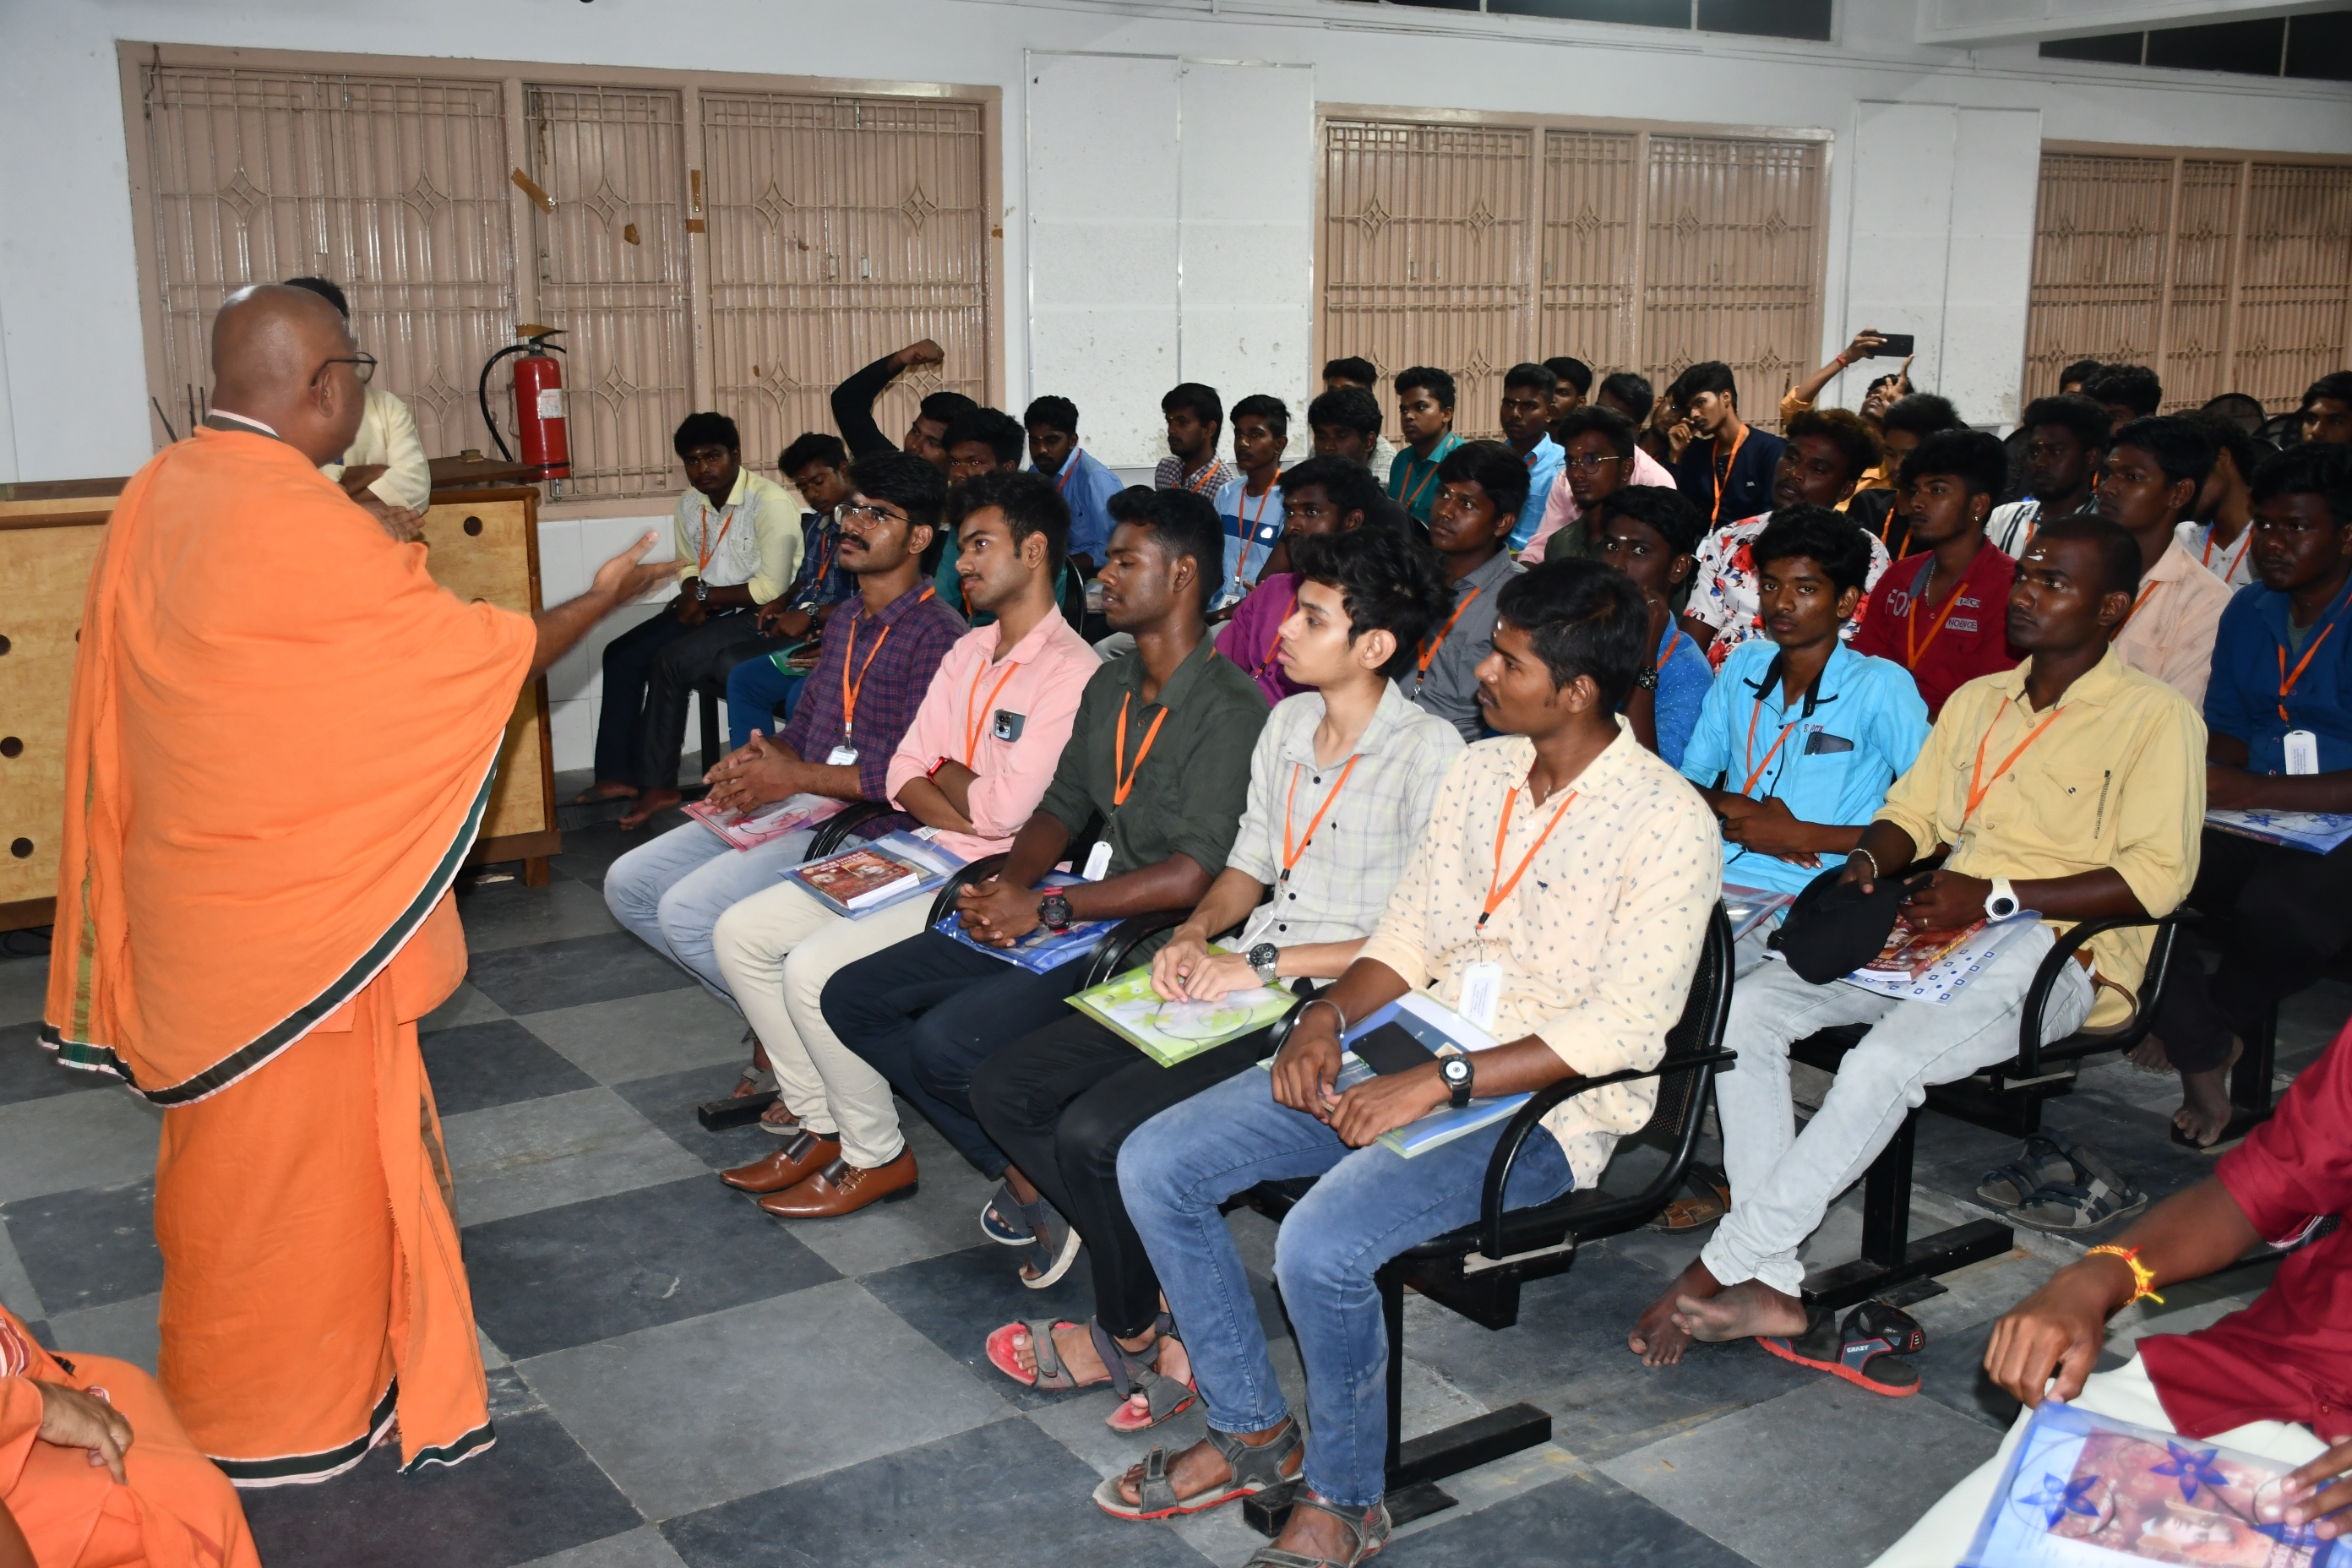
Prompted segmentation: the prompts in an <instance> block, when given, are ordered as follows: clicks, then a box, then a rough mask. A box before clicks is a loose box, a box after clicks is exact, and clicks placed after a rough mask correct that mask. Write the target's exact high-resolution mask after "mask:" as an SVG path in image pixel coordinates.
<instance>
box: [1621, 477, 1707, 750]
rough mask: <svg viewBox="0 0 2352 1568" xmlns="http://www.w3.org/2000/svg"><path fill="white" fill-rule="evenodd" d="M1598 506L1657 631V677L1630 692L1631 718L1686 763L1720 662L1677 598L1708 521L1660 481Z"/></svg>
mask: <svg viewBox="0 0 2352 1568" xmlns="http://www.w3.org/2000/svg"><path fill="white" fill-rule="evenodd" d="M1593 506H1594V510H1596V511H1598V512H1599V513H1600V521H1599V523H1598V525H1597V526H1598V528H1599V531H1600V536H1601V559H1602V560H1603V561H1605V562H1607V563H1609V564H1610V565H1612V566H1613V567H1615V568H1616V569H1617V570H1618V571H1620V572H1622V573H1623V574H1625V575H1626V576H1628V577H1631V578H1632V579H1633V586H1635V587H1636V588H1639V589H1641V590H1642V601H1643V603H1644V604H1645V605H1648V606H1649V608H1650V624H1651V626H1652V628H1653V631H1654V637H1653V644H1654V646H1653V647H1652V649H1651V656H1650V658H1651V669H1652V672H1653V673H1654V675H1655V676H1656V677H1657V683H1656V685H1655V686H1654V687H1653V686H1651V685H1649V684H1647V683H1646V682H1645V683H1643V684H1641V685H1637V686H1636V687H1635V688H1634V689H1633V691H1632V692H1631V693H1630V694H1628V696H1627V697H1626V699H1625V707H1624V710H1623V711H1624V714H1625V719H1626V721H1627V722H1628V723H1630V724H1632V725H1633V738H1634V739H1635V740H1637V741H1639V742H1642V744H1643V745H1645V746H1647V747H1649V748H1650V750H1652V751H1654V752H1657V753H1658V755H1659V756H1660V757H1662V758H1663V759H1664V761H1665V762H1666V763H1667V765H1668V766H1670V767H1677V768H1678V767H1681V766H1682V765H1683V749H1684V747H1685V745H1686V744H1687V743H1688V742H1689V740H1690V732H1691V731H1692V729H1693V728H1694V727H1696V725H1697V723H1698V716H1699V712H1700V710H1701V709H1703V708H1704V707H1705V706H1706V694H1707V693H1708V691H1710V690H1712V689H1714V686H1715V667H1714V666H1713V665H1711V664H1709V663H1707V661H1706V654H1705V653H1703V652H1702V651H1700V648H1699V646H1698V644H1697V643H1696V642H1695V641H1693V640H1692V639H1691V635H1690V634H1689V633H1688V632H1686V631H1685V630H1683V629H1682V626H1680V625H1679V624H1678V623H1677V622H1676V621H1675V611H1674V605H1673V599H1674V595H1675V590H1676V589H1677V588H1679V587H1681V586H1682V585H1683V584H1685V583H1687V582H1688V581H1690V574H1691V573H1692V572H1693V571H1694V570H1695V569H1696V566H1697V564H1698V558H1697V556H1696V553H1695V552H1696V551H1697V549H1698V541H1699V535H1700V534H1701V533H1703V532H1704V531H1706V523H1705V521H1703V520H1702V519H1701V518H1700V517H1699V515H1698V509H1697V508H1696V507H1695V506H1693V505H1691V503H1690V502H1688V501H1686V500H1683V497H1682V492H1681V491H1680V490H1672V489H1664V488H1662V487H1659V486H1654V485H1637V486H1633V487H1631V488H1629V489H1622V490H1619V491H1617V492H1615V493H1614V494H1612V495H1610V496H1607V497H1604V498H1603V499H1601V500H1599V501H1596V502H1594V503H1593Z"/></svg>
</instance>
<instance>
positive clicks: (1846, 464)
mask: <svg viewBox="0 0 2352 1568" xmlns="http://www.w3.org/2000/svg"><path fill="white" fill-rule="evenodd" d="M1877 460H1878V437H1876V436H1874V434H1872V432H1871V428H1870V426H1868V425H1866V424H1864V422H1863V419H1862V416H1860V415H1857V414H1852V413H1848V412H1847V411H1846V410H1845V409H1843V408H1827V409H1822V408H1817V409H1812V410H1811V411H1809V412H1807V413H1803V414H1800V415H1798V416H1796V417H1795V418H1794V419H1791V420H1790V421H1789V436H1788V440H1787V442H1786V443H1785V444H1784V445H1782V446H1781V447H1780V466H1779V467H1778V468H1776V469H1775V470H1774V471H1773V475H1772V504H1773V505H1774V506H1776V507H1783V506H1797V505H1808V506H1818V507H1829V508H1832V509H1833V508H1835V507H1836V505H1837V504H1838V502H1840V501H1842V500H1845V499H1846V498H1847V497H1848V496H1851V495H1852V494H1853V487H1854V482H1855V480H1856V479H1859V478H1860V477H1861V475H1862V471H1863V470H1864V468H1869V467H1870V466H1871V464H1873V463H1874V462H1876V461H1877ZM1683 494H1684V495H1685V496H1687V495H1689V494H1690V491H1689V489H1687V488H1685V489H1684V491H1683ZM1770 521H1772V514H1771V513H1770V512H1769V511H1766V512H1759V513H1758V514H1757V515H1756V516H1753V517H1748V518H1743V519H1741V520H1740V521H1737V522H1735V523H1733V524H1731V525H1730V526H1729V527H1727V528H1724V527H1717V528H1716V529H1714V530H1712V531H1710V532H1709V533H1708V534H1707V536H1706V541H1705V542H1703V543H1701V544H1700V545H1699V547H1698V569H1697V571H1696V574H1694V575H1693V577H1692V584H1693V586H1692V588H1691V596H1690V613H1689V616H1688V619H1687V623H1686V624H1688V625H1690V626H1691V628H1692V633H1693V635H1694V636H1699V637H1701V640H1702V641H1703V642H1704V643H1705V644H1706V657H1707V659H1708V661H1709V662H1710V663H1712V664H1713V665H1714V666H1715V667H1716V668H1717V669H1721V668H1723V661H1724V660H1725V659H1727V658H1730V657H1731V650H1732V649H1733V648H1735V647H1738V646H1739V645H1740V644H1741V643H1743V642H1746V641H1748V639H1749V638H1750V637H1761V636H1763V635H1764V622H1763V616H1762V612H1761V608H1760V606H1759V604H1758V601H1757V597H1756V570H1755V566H1754V564H1753V563H1751V562H1750V560H1749V559H1748V546H1749V545H1750V544H1752V543H1754V542H1755V540H1756V536H1757V535H1758V534H1759V533H1761V532H1763V531H1764V528H1765V525H1766V524H1767V523H1769V522H1770ZM1886 563H1887V555H1886V547H1885V545H1883V544H1881V543H1879V542H1878V541H1877V540H1876V539H1872V540H1871V541H1870V574H1869V576H1868V577H1867V578H1866V579H1865V580H1864V587H1865V589H1866V588H1869V587H1872V586H1874V585H1875V584H1877V582H1878V577H1879V574H1880V573H1882V572H1884V571H1885V570H1886ZM1857 629H1859V628H1858V626H1856V625H1855V623H1853V622H1848V623H1847V625H1846V632H1845V635H1846V637H1847V638H1848V640H1851V639H1852V638H1853V634H1854V632H1855V631H1856V630H1857ZM1702 634H1703V635H1702Z"/></svg>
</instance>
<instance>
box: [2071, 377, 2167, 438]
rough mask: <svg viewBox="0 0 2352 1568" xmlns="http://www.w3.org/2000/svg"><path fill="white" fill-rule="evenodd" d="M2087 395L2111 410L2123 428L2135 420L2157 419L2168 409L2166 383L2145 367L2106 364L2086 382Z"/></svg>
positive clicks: (2110, 416)
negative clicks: (2161, 411) (2165, 395)
mask: <svg viewBox="0 0 2352 1568" xmlns="http://www.w3.org/2000/svg"><path fill="white" fill-rule="evenodd" d="M2083 395H2084V396H2085V397H2087V398H2089V399H2090V400H2091V401H2092V402H2094V403H2095V404H2097V405H2100V406H2101V407H2103V408H2105V410H2106V411H2107V421H2108V423H2109V424H2110V425H2111V426H2114V427H2115V428H2116V429H2118V430H2120V429H2122V428H2123V427H2124V426H2126V425H2128V424H2130V423H2131V422H2132V421H2133V420H2135V419H2153V418H2155V417H2156V416H2157V412H2158V410H2159V409H2161V408H2162V407H2163V406H2164V384H2163V383H2162V382H2160V381H2158V379H2157V374H2156V372H2154V371H2152V370H2150V369H2148V368H2147V366H2146V365H2144V364H2103V365H2101V366H2100V367H2099V368H2098V369H2097V370H2095V371H2094V372H2092V373H2091V374H2089V375H2088V376H2086V377H2084V381H2083Z"/></svg>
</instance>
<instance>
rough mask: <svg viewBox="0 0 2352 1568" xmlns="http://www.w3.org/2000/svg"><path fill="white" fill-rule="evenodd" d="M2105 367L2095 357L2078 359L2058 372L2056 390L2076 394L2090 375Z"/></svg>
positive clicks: (2069, 394)
mask: <svg viewBox="0 0 2352 1568" xmlns="http://www.w3.org/2000/svg"><path fill="white" fill-rule="evenodd" d="M2105 368H2106V367H2105V365H2103V364H2101V363H2099V362H2098V361H2097V360H2095V359H2078V360H2075V361H2074V362H2073V363H2070V364H2069V365H2067V367H2066V368H2065V369H2064V370H2062V371H2060V372H2059V373H2058V390H2059V391H2060V392H2061V393H2062V394H2063V395H2067V396H2070V397H2071V396H2075V395H2079V394H2080V393H2081V392H2082V390H2083V387H2084V384H2085V383H2087V382H2088V381H2089V380H2090V379H2091V377H2093V376H2095V375H2096V374H2098V373H2099V372H2101V371H2102V370H2105Z"/></svg>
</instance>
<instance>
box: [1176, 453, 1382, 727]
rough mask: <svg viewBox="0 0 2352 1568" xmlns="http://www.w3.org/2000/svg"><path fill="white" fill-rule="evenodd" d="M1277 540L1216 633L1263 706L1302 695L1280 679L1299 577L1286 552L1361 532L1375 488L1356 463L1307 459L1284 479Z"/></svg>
mask: <svg viewBox="0 0 2352 1568" xmlns="http://www.w3.org/2000/svg"><path fill="white" fill-rule="evenodd" d="M1278 482H1279V483H1280V484H1281V486H1282V509H1283V510H1282V538H1281V539H1280V540H1279V541H1277V542H1276V544H1275V547H1274V553H1273V554H1272V555H1270V556H1268V557H1267V558H1266V563H1265V564H1266V570H1265V573H1264V574H1262V575H1260V576H1259V578H1258V580H1257V586H1255V588H1252V589H1251V590H1250V593H1249V596H1248V597H1247V598H1245V599H1244V600H1243V601H1242V602H1241V603H1240V604H1239V605H1235V606H1234V613H1233V617H1232V618H1231V619H1230V620H1228V621H1226V622H1225V624H1224V626H1223V627H1221V628H1219V630H1218V632H1217V651H1218V652H1219V653H1221V654H1223V656H1224V657H1225V658H1226V659H1227V660H1228V661H1229V662H1231V663H1234V664H1237V665H1239V666H1241V668H1243V669H1244V670H1246V671H1247V672H1248V673H1249V676H1250V679H1253V680H1255V681H1256V682H1257V684H1258V689H1260V690H1262V691H1264V692H1265V700H1267V701H1268V702H1279V701H1281V700H1283V699H1284V698H1286V697H1295V696H1297V694H1298V693H1299V692H1301V691H1304V690H1305V689H1306V688H1305V687H1303V686H1300V685H1297V683H1296V682H1294V681H1293V680H1292V679H1290V677H1289V676H1287V675H1286V674H1284V673H1283V668H1282V660H1281V659H1280V658H1278V657H1277V654H1278V652H1279V649H1278V648H1277V647H1276V637H1278V636H1279V635H1280V633H1281V631H1282V623H1283V622H1284V621H1286V620H1287V619H1289V618H1290V612H1291V611H1292V610H1294V609H1296V608H1297V605H1298V577H1297V574H1295V573H1293V572H1292V571H1291V570H1290V549H1291V546H1292V545H1293V544H1294V543H1295V542H1297V541H1298V540H1299V539H1302V538H1304V537H1306V536H1307V535H1308V534H1313V533H1339V532H1344V531H1347V530H1349V529H1353V528H1360V527H1362V526H1363V522H1364V519H1365V517H1366V516H1367V515H1368V514H1369V511H1370V508H1371V506H1372V505H1373V503H1374V502H1375V501H1377V500H1379V499H1380V493H1381V492H1380V487H1379V486H1378V485H1376V484H1374V483H1373V482H1372V476H1371V475H1370V474H1369V473H1366V472H1365V471H1364V466H1363V465H1362V464H1361V463H1350V462H1349V461H1347V460H1346V459H1344V458H1307V461H1305V462H1303V463H1301V464H1299V465H1298V466H1297V468H1292V469H1291V470H1290V471H1289V472H1287V473H1286V474H1284V475H1283V476H1282V478H1281V479H1280V480H1279V481H1278Z"/></svg>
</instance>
